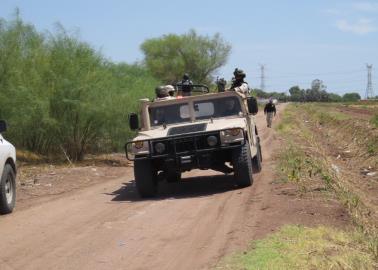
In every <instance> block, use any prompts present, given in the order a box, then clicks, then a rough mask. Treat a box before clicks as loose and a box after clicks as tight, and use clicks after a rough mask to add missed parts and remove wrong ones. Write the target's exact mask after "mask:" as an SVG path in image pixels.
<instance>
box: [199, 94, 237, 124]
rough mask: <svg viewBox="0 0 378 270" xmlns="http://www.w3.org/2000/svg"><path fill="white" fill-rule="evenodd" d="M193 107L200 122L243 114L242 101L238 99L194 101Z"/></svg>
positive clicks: (225, 98)
mask: <svg viewBox="0 0 378 270" xmlns="http://www.w3.org/2000/svg"><path fill="white" fill-rule="evenodd" d="M193 106H194V113H195V118H196V119H198V120H201V119H210V118H218V117H226V116H237V115H239V114H240V113H241V112H242V109H241V106H240V101H239V99H238V98H237V97H224V98H215V99H208V100H201V101H194V102H193Z"/></svg>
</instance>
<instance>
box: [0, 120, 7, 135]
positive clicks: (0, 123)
mask: <svg viewBox="0 0 378 270" xmlns="http://www.w3.org/2000/svg"><path fill="white" fill-rule="evenodd" d="M4 131H7V123H6V122H5V121H4V120H0V133H1V132H4Z"/></svg>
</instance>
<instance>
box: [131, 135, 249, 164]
mask: <svg viewBox="0 0 378 270" xmlns="http://www.w3.org/2000/svg"><path fill="white" fill-rule="evenodd" d="M226 130H229V129H224V130H217V131H210V132H201V133H193V134H190V135H188V134H186V135H175V136H168V137H165V138H158V139H153V140H143V142H145V143H146V144H147V145H148V151H146V152H147V153H144V154H136V155H132V154H130V152H131V151H130V149H131V148H132V145H133V144H134V143H136V142H141V141H130V142H127V143H126V145H125V152H126V158H127V159H128V160H130V161H134V160H140V159H171V160H172V159H173V160H175V161H176V162H177V161H179V162H180V163H185V162H188V161H186V160H188V159H189V158H191V159H193V158H198V157H201V156H203V155H204V154H206V153H211V152H214V151H221V150H227V149H233V148H237V147H241V146H243V145H245V143H246V135H245V133H244V130H243V129H242V128H240V132H241V134H242V138H238V140H235V141H233V142H227V143H223V142H222V140H221V138H220V134H221V132H222V131H226ZM209 136H216V137H217V138H218V144H217V145H215V146H209V145H207V144H206V138H207V137H209ZM156 143H164V144H165V145H166V151H165V152H164V153H162V154H159V153H156V151H155V150H154V145H155V144H156Z"/></svg>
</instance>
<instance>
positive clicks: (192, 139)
mask: <svg viewBox="0 0 378 270" xmlns="http://www.w3.org/2000/svg"><path fill="white" fill-rule="evenodd" d="M256 113H257V103H256V99H254V98H253V97H246V96H244V95H242V94H239V93H237V92H234V91H226V92H222V93H216V94H204V95H196V96H190V97H184V98H180V99H176V98H175V99H170V100H162V101H154V102H150V101H148V100H142V101H141V113H140V118H141V119H140V120H141V121H139V118H138V115H137V114H131V115H130V119H129V120H130V128H131V129H133V130H139V132H138V135H137V136H136V137H135V138H134V139H133V140H132V141H130V142H128V143H126V156H127V158H128V159H129V160H132V161H134V174H135V181H136V187H137V189H138V192H139V194H140V195H141V196H142V197H150V196H154V195H155V194H156V192H157V185H158V179H165V180H167V181H168V182H175V181H180V179H181V173H182V172H185V171H190V170H192V169H202V170H206V169H213V170H217V171H221V172H224V173H230V172H232V171H234V181H235V182H236V184H237V185H239V186H241V187H245V186H250V185H251V184H252V183H253V176H252V170H253V172H255V173H257V172H259V171H260V170H261V160H262V156H261V148H260V140H259V137H258V133H257V127H256V124H255V116H254V115H255V114H256ZM139 124H140V125H139ZM228 164H230V166H232V167H229V166H228Z"/></svg>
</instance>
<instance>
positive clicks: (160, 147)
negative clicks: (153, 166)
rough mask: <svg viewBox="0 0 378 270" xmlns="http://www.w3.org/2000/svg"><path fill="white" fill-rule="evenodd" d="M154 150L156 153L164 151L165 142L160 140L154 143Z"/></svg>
mask: <svg viewBox="0 0 378 270" xmlns="http://www.w3.org/2000/svg"><path fill="white" fill-rule="evenodd" d="M155 151H156V152H157V153H158V154H162V153H164V151H165V144H164V143H161V142H158V143H156V144H155Z"/></svg>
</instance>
